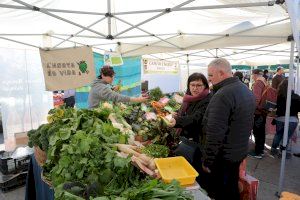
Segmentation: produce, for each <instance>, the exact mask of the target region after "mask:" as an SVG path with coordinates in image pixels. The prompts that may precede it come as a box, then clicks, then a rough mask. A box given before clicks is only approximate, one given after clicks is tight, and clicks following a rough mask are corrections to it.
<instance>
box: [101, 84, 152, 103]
mask: <svg viewBox="0 0 300 200" xmlns="http://www.w3.org/2000/svg"><path fill="white" fill-rule="evenodd" d="M100 95H101V97H102V98H103V99H106V100H108V101H113V102H136V103H140V102H145V101H147V97H129V96H126V95H122V94H119V93H117V92H115V91H113V90H111V89H110V88H108V87H106V88H104V89H103V90H102V91H101V94H100Z"/></svg>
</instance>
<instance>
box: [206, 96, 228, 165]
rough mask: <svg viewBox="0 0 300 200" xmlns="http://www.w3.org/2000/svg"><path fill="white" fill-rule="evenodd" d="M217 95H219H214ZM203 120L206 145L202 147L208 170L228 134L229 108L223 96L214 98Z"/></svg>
mask: <svg viewBox="0 0 300 200" xmlns="http://www.w3.org/2000/svg"><path fill="white" fill-rule="evenodd" d="M216 95H219V94H216ZM210 105H211V106H209V107H208V110H207V113H206V115H205V118H204V126H205V131H206V143H205V147H204V162H203V165H204V166H205V167H208V168H210V167H211V166H212V164H213V163H214V161H215V159H216V156H217V155H218V153H219V151H220V148H221V147H222V146H223V141H224V138H225V134H226V133H227V132H228V119H229V115H230V112H231V106H230V103H229V101H228V100H227V98H226V97H225V96H214V97H213V98H212V99H211V101H210Z"/></svg>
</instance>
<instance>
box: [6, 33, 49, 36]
mask: <svg viewBox="0 0 300 200" xmlns="http://www.w3.org/2000/svg"><path fill="white" fill-rule="evenodd" d="M44 35H46V34H44V33H27V34H26V33H21V34H19V33H13V34H11V33H9V34H6V33H0V36H44Z"/></svg>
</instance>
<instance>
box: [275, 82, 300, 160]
mask: <svg viewBox="0 0 300 200" xmlns="http://www.w3.org/2000/svg"><path fill="white" fill-rule="evenodd" d="M287 88H288V79H285V80H284V81H282V82H281V83H280V84H279V86H278V95H277V111H276V115H277V117H276V134H275V136H274V139H273V143H272V148H271V154H272V155H278V154H279V152H278V150H277V147H278V146H279V144H280V142H281V141H282V139H283V132H284V121H285V108H286V99H287ZM298 112H300V96H299V95H297V94H295V93H294V91H293V90H292V94H291V107H290V117H289V129H288V141H289V139H290V138H291V136H292V135H293V133H294V131H295V129H296V128H297V125H298V122H299V120H298ZM290 155H291V154H287V158H288V157H290Z"/></svg>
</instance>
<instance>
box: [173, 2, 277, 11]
mask: <svg viewBox="0 0 300 200" xmlns="http://www.w3.org/2000/svg"><path fill="white" fill-rule="evenodd" d="M274 4H275V1H267V2H258V3H240V4H228V5H212V6H195V7H184V8H175V9H173V10H172V11H185V10H210V9H224V8H246V7H258V6H274Z"/></svg>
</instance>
